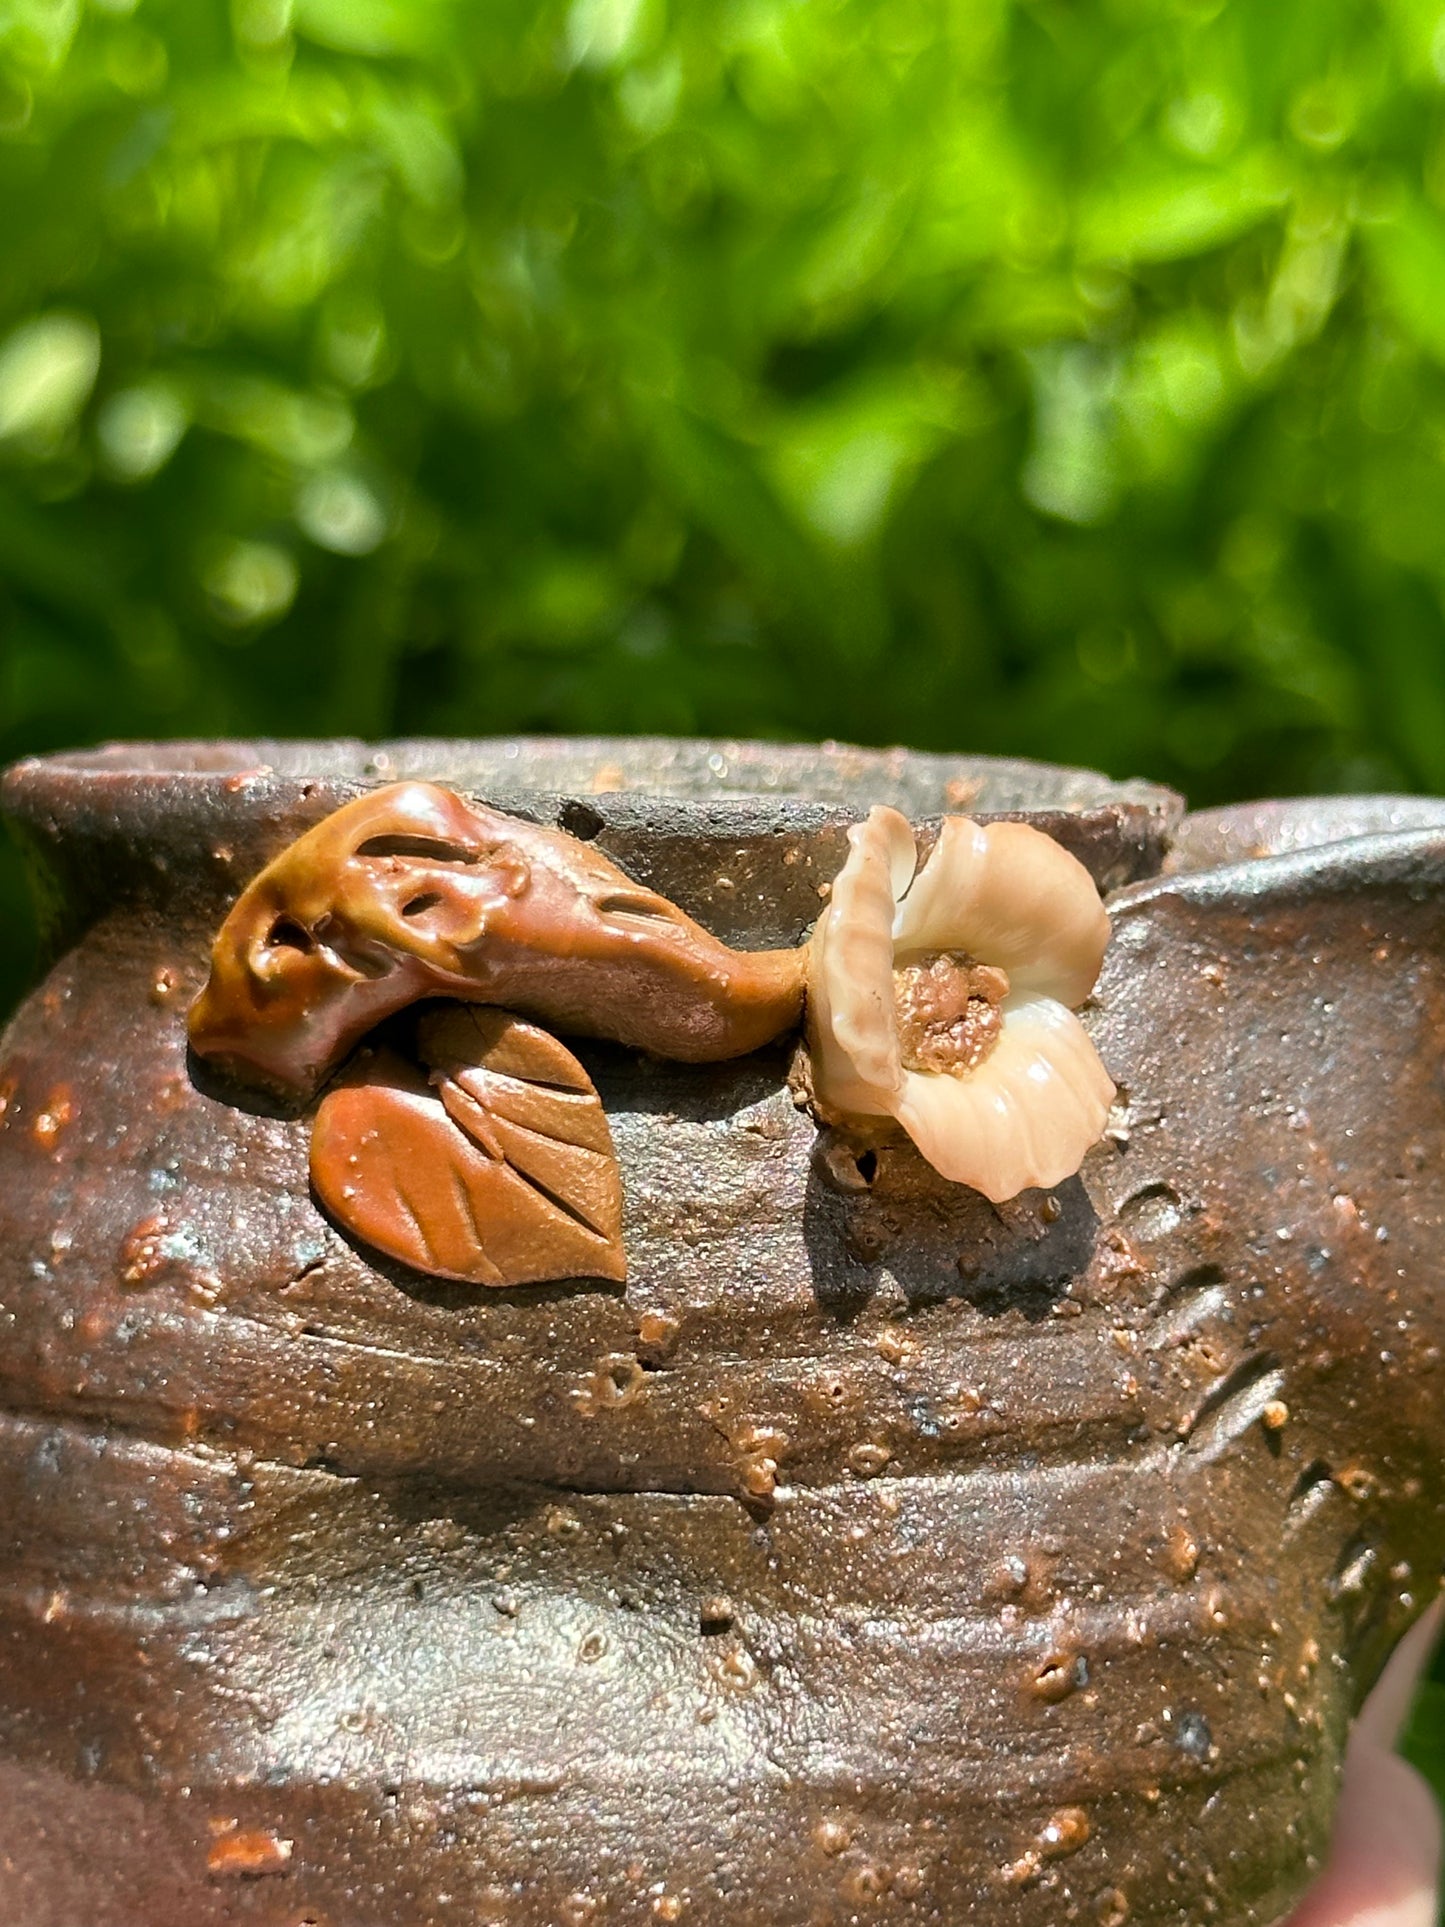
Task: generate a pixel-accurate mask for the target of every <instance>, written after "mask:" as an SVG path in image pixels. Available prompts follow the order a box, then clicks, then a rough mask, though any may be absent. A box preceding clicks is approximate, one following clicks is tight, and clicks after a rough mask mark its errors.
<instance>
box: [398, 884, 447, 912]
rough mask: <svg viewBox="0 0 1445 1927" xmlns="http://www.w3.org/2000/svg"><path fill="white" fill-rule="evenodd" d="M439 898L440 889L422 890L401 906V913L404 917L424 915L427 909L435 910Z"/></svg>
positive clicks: (440, 896)
mask: <svg viewBox="0 0 1445 1927" xmlns="http://www.w3.org/2000/svg"><path fill="white" fill-rule="evenodd" d="M441 900H442V895H441V891H440V890H424V891H423V892H422V894H421V895H420V896H419V897H413V898H412V899H411V901H410V902H409V903H404V904H403V905H402V906H401V914H402V915H403V916H404V917H421V916H425V914H426V912H427V911H428V910H435V909H436V907H437V905H438V904H439V903H440V902H441Z"/></svg>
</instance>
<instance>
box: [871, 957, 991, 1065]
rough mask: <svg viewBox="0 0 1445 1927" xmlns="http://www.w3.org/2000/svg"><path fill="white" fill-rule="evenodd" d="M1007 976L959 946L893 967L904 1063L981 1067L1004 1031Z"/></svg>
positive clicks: (900, 1046)
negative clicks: (1003, 1006)
mask: <svg viewBox="0 0 1445 1927" xmlns="http://www.w3.org/2000/svg"><path fill="white" fill-rule="evenodd" d="M1008 989H1009V983H1008V977H1007V976H1006V975H1005V973H1004V972H1003V971H1002V970H998V969H996V968H995V967H994V965H993V964H981V963H979V962H978V961H977V959H976V958H973V957H970V956H967V955H966V954H965V953H964V952H963V951H961V950H940V951H939V952H938V953H937V955H936V956H932V957H924V958H921V959H920V960H919V961H918V962H917V963H910V964H903V965H900V966H899V968H897V969H896V970H895V971H894V972H893V1011H894V1016H895V1018H896V1020H897V1024H898V1045H899V1050H900V1052H901V1054H902V1058H903V1067H904V1069H905V1070H910V1071H944V1072H950V1073H952V1074H953V1075H954V1076H956V1077H961V1076H963V1075H965V1074H966V1073H967V1072H968V1071H973V1070H977V1069H978V1067H979V1065H980V1064H981V1063H982V1062H983V1060H984V1059H985V1058H986V1057H987V1056H988V1054H989V1052H990V1051H991V1050H992V1049H993V1047H994V1045H995V1044H996V1043H997V1042H998V1040H999V1036H1000V1034H1001V1033H1002V1031H1003V1012H1002V1011H1001V1010H1000V1009H999V1005H1000V1004H1001V1003H1002V1002H1003V1000H1004V998H1005V997H1007V995H1008Z"/></svg>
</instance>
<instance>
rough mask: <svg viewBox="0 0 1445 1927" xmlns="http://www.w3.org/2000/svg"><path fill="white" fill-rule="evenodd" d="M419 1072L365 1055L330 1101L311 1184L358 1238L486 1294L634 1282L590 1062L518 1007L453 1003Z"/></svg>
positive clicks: (397, 1057)
mask: <svg viewBox="0 0 1445 1927" xmlns="http://www.w3.org/2000/svg"><path fill="white" fill-rule="evenodd" d="M417 1056H418V1057H419V1059H420V1063H419V1064H417V1063H413V1062H410V1061H409V1060H408V1059H407V1058H406V1057H404V1056H403V1055H402V1054H401V1053H400V1052H399V1051H396V1050H392V1049H389V1048H383V1049H376V1050H371V1049H367V1050H363V1051H361V1052H360V1053H359V1054H358V1055H357V1058H356V1060H355V1061H354V1063H353V1064H352V1065H351V1066H349V1067H348V1069H347V1071H346V1073H345V1074H344V1076H343V1077H342V1078H341V1080H340V1081H339V1082H338V1083H337V1084H336V1085H335V1086H333V1088H332V1089H331V1090H330V1091H328V1092H327V1094H326V1096H325V1097H324V1098H323V1099H322V1102H321V1105H320V1108H319V1110H318V1112H317V1116H316V1124H315V1129H314V1130H313V1132H312V1138H311V1181H312V1183H313V1185H314V1186H315V1188H316V1194H317V1196H318V1197H319V1198H320V1200H321V1202H322V1204H324V1205H325V1207H326V1209H327V1210H328V1211H329V1212H330V1213H331V1215H332V1216H333V1217H334V1218H335V1219H336V1220H337V1222H338V1223H339V1224H341V1225H342V1226H343V1227H344V1228H345V1229H346V1230H347V1231H348V1232H350V1233H351V1234H352V1235H353V1236H355V1237H357V1238H359V1239H361V1240H363V1241H364V1242H365V1243H366V1244H369V1245H371V1246H373V1247H374V1248H375V1249H376V1250H378V1251H381V1252H384V1253H385V1254H386V1255H387V1257H389V1258H396V1259H399V1260H400V1261H401V1262H402V1263H403V1264H407V1265H410V1266H412V1267H413V1268H414V1269H415V1270H417V1271H424V1272H428V1273H430V1274H431V1275H432V1276H434V1277H439V1278H455V1279H459V1280H461V1281H463V1282H465V1283H468V1284H477V1285H495V1286H505V1285H526V1284H541V1283H545V1282H547V1281H549V1280H554V1279H562V1278H608V1279H613V1280H616V1281H617V1282H619V1283H620V1282H621V1281H622V1280H623V1279H624V1278H625V1277H626V1274H627V1263H626V1257H625V1254H624V1252H623V1248H622V1178H621V1173H620V1172H619V1170H618V1168H617V1159H616V1156H615V1155H614V1153H613V1149H612V1134H611V1132H610V1131H609V1130H608V1127H607V1118H606V1115H605V1114H604V1112H603V1109H602V1101H601V1099H600V1098H599V1097H598V1095H597V1092H596V1091H595V1089H594V1088H593V1086H592V1083H591V1080H590V1079H589V1078H588V1076H587V1073H586V1072H585V1071H584V1070H583V1068H582V1066H581V1065H580V1064H579V1063H578V1062H577V1060H576V1058H575V1057H574V1056H573V1055H572V1053H571V1052H570V1051H569V1050H568V1049H567V1048H566V1046H565V1045H563V1044H561V1043H559V1042H558V1041H557V1039H556V1038H555V1037H552V1036H550V1035H549V1034H548V1033H547V1032H546V1031H543V1030H539V1029H538V1028H537V1027H536V1026H535V1025H533V1024H528V1023H524V1022H523V1021H522V1019H521V1018H518V1017H514V1016H512V1015H511V1014H510V1013H509V1012H507V1011H503V1010H493V1009H489V1008H478V1007H475V1006H465V1005H446V1006H443V1007H441V1008H438V1009H435V1010H430V1011H428V1012H427V1014H426V1015H425V1016H423V1018H422V1019H421V1021H420V1023H419V1024H418V1026H417Z"/></svg>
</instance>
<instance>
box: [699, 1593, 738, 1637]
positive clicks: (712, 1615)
mask: <svg viewBox="0 0 1445 1927" xmlns="http://www.w3.org/2000/svg"><path fill="white" fill-rule="evenodd" d="M736 1619H737V1612H736V1609H735V1608H734V1606H733V1602H732V1601H731V1600H730V1599H728V1598H726V1597H725V1596H724V1595H723V1594H722V1593H714V1594H713V1595H712V1596H711V1598H708V1599H704V1600H703V1602H702V1604H701V1605H700V1606H699V1607H698V1612H697V1623H698V1630H699V1631H700V1632H702V1633H703V1634H705V1635H706V1636H707V1637H708V1638H716V1637H717V1636H718V1635H719V1634H721V1633H730V1632H731V1631H732V1629H733V1624H734V1622H735V1620H736Z"/></svg>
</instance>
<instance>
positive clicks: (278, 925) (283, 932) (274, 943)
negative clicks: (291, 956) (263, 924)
mask: <svg viewBox="0 0 1445 1927" xmlns="http://www.w3.org/2000/svg"><path fill="white" fill-rule="evenodd" d="M266 948H267V949H268V950H299V951H300V952H301V953H302V954H303V956H304V955H305V954H306V953H307V952H309V951H310V950H311V948H312V944H311V938H310V935H309V934H308V932H306V931H305V930H303V929H302V928H301V925H300V924H299V923H297V921H296V919H295V918H294V917H277V919H276V921H275V922H274V923H273V924H272V925H271V928H270V930H269V931H268V932H267V935H266Z"/></svg>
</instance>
